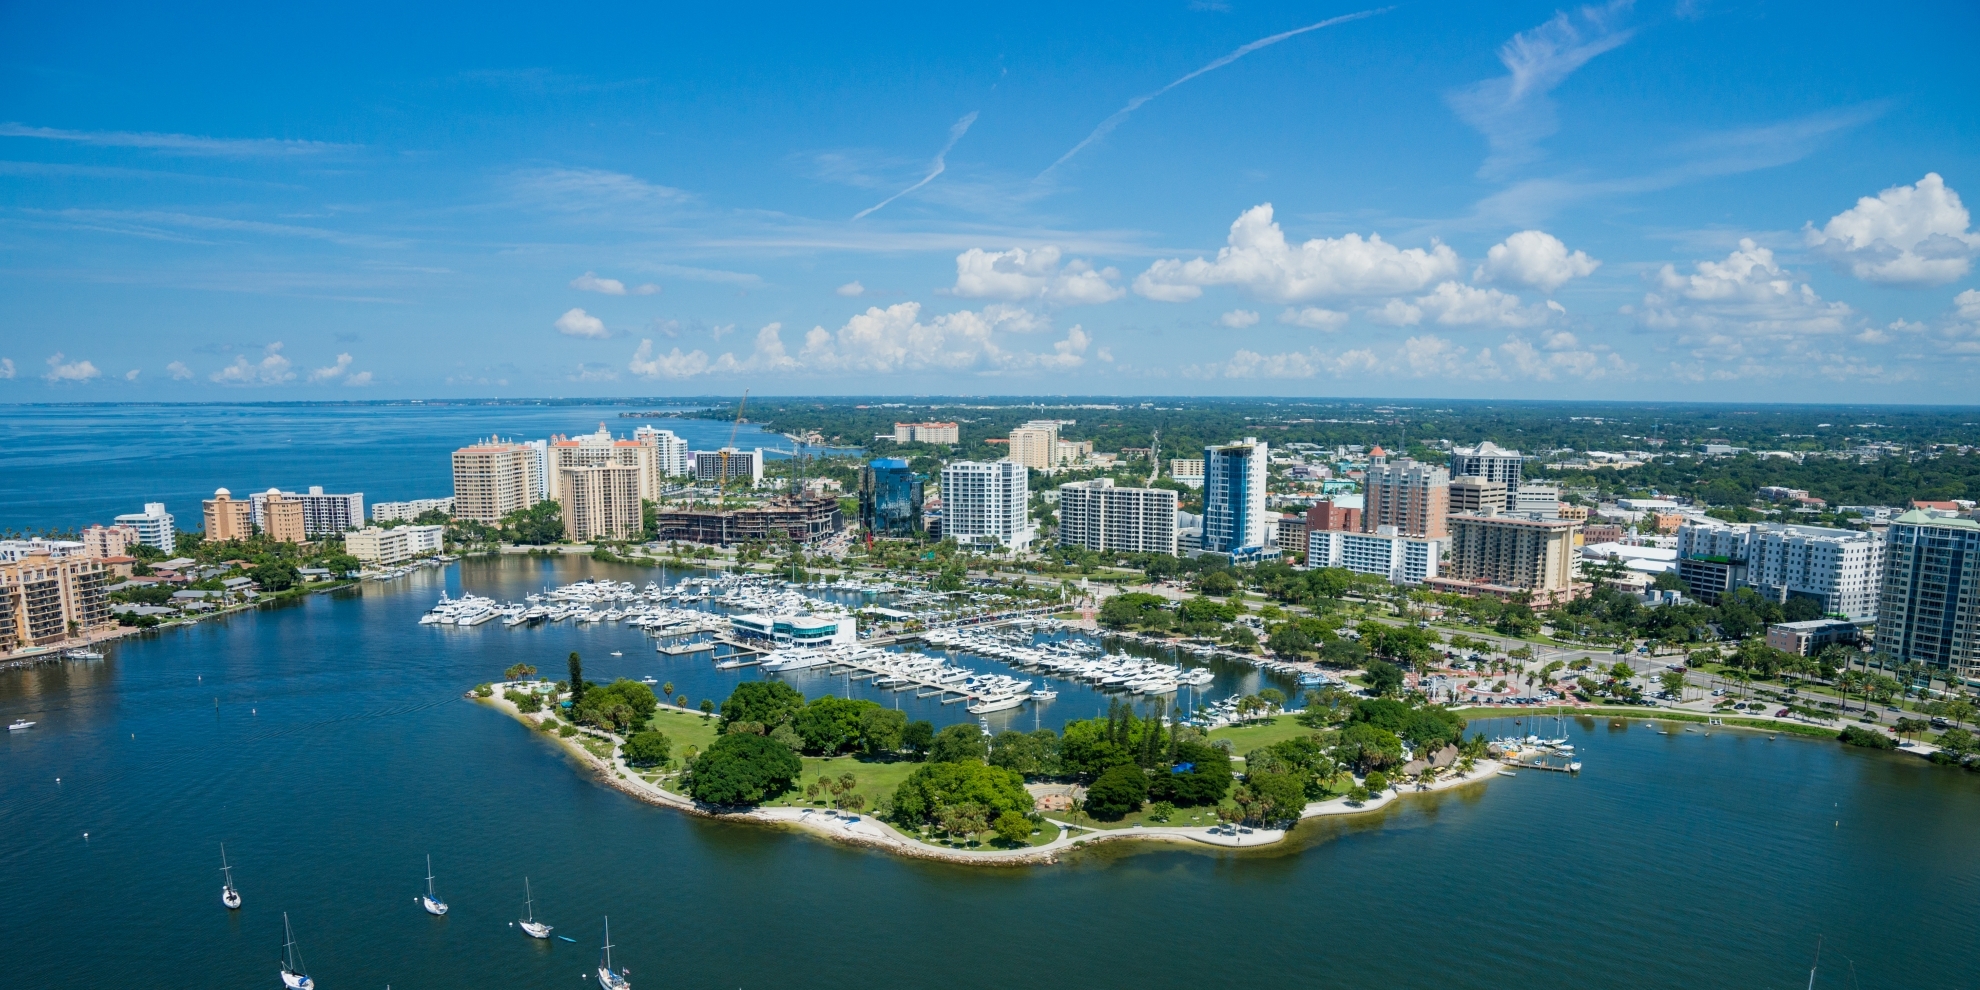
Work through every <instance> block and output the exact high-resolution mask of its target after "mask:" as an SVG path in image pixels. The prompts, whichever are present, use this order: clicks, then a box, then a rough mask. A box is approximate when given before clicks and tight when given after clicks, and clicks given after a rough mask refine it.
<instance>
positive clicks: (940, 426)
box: [894, 423, 962, 443]
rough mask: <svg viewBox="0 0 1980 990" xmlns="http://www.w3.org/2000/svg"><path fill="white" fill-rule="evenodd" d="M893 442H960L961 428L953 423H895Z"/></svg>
mask: <svg viewBox="0 0 1980 990" xmlns="http://www.w3.org/2000/svg"><path fill="white" fill-rule="evenodd" d="M894 442H895V443H961V442H962V428H961V427H959V426H957V425H956V424H954V423H895V424H894Z"/></svg>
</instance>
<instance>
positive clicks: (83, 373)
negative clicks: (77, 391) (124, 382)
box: [43, 351, 103, 382]
mask: <svg viewBox="0 0 1980 990" xmlns="http://www.w3.org/2000/svg"><path fill="white" fill-rule="evenodd" d="M101 374H103V372H101V371H98V370H96V365H93V364H91V363H89V362H88V361H67V360H64V359H63V357H62V352H61V351H56V352H55V353H54V354H53V355H51V356H50V357H49V358H48V374H46V375H44V376H43V377H44V378H47V379H48V380H49V381H51V382H86V381H89V380H90V379H92V378H95V377H97V376H98V375H101Z"/></svg>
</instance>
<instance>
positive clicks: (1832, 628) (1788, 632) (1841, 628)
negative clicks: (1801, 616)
mask: <svg viewBox="0 0 1980 990" xmlns="http://www.w3.org/2000/svg"><path fill="white" fill-rule="evenodd" d="M1861 638H1862V630H1860V629H1858V628H1857V627H1856V623H1854V622H1848V621H1845V620H1842V619H1809V620H1808V621H1806V622H1776V623H1774V624H1773V625H1771V626H1768V627H1767V645H1768V646H1771V647H1773V648H1774V649H1777V650H1786V651H1787V652H1789V653H1798V654H1800V655H1802V656H1804V657H1812V656H1814V655H1815V654H1817V653H1820V652H1822V648H1823V647H1825V646H1828V645H1829V644H1831V643H1841V644H1843V645H1845V646H1853V645H1855V644H1856V643H1857V642H1858V641H1859V640H1860V639H1861Z"/></svg>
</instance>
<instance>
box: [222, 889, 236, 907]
mask: <svg viewBox="0 0 1980 990" xmlns="http://www.w3.org/2000/svg"><path fill="white" fill-rule="evenodd" d="M220 903H222V904H225V905H227V910H229V911H238V910H240V909H241V894H240V891H237V890H235V889H234V888H232V887H222V888H220Z"/></svg>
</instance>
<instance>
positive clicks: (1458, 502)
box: [1450, 474, 1506, 516]
mask: <svg viewBox="0 0 1980 990" xmlns="http://www.w3.org/2000/svg"><path fill="white" fill-rule="evenodd" d="M1450 506H1451V513H1450V514H1451V515H1453V516H1455V515H1457V514H1458V513H1460V512H1484V511H1485V510H1487V509H1497V510H1498V511H1500V512H1504V511H1506V483H1505V482H1503V481H1489V480H1487V479H1485V478H1481V477H1479V476H1478V475H1475V474H1468V475H1465V476H1464V477H1462V478H1452V479H1451V502H1450Z"/></svg>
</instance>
